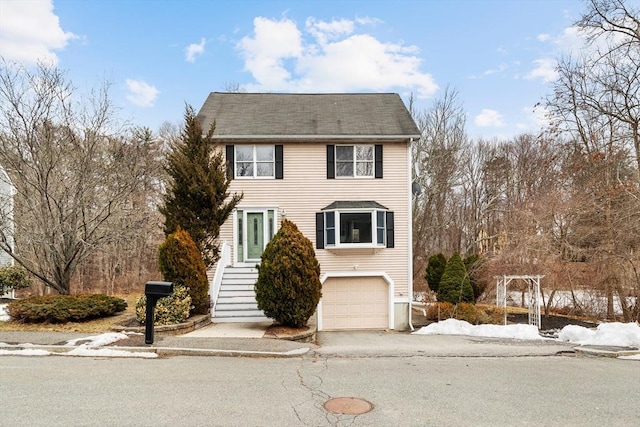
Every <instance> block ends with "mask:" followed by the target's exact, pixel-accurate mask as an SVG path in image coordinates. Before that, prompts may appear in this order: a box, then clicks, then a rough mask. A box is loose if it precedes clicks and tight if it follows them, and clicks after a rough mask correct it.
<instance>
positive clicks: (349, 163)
mask: <svg viewBox="0 0 640 427" xmlns="http://www.w3.org/2000/svg"><path fill="white" fill-rule="evenodd" d="M327 178H329V179H333V178H382V144H375V145H373V144H358V145H327Z"/></svg>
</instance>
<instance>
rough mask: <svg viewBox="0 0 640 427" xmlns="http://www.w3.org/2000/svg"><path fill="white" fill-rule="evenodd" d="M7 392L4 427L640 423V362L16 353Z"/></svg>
mask: <svg viewBox="0 0 640 427" xmlns="http://www.w3.org/2000/svg"><path fill="white" fill-rule="evenodd" d="M0 390H1V396H2V397H1V399H0V425H1V426H498V425H499V426H509V425H519V426H522V425H525V426H526V425H536V426H541V425H544V426H637V425H640V405H639V404H638V402H640V362H637V361H625V360H617V359H608V358H578V357H575V356H532V357H466V358H461V357H425V356H413V357H406V356H405V357H341V358H339V357H323V356H322V355H319V354H316V355H314V356H306V357H299V358H288V359H269V358H257V359H256V358H220V357H172V358H166V359H115V358H114V359H109V358H73V357H64V356H48V357H42V358H36V357H13V356H6V357H1V358H0ZM335 397H357V398H361V399H365V400H367V401H368V402H370V403H371V404H372V405H373V410H372V411H370V412H368V413H366V414H363V415H358V416H354V415H336V414H332V413H329V412H327V411H326V410H325V409H324V408H323V404H324V403H325V402H326V401H327V400H328V399H330V398H335Z"/></svg>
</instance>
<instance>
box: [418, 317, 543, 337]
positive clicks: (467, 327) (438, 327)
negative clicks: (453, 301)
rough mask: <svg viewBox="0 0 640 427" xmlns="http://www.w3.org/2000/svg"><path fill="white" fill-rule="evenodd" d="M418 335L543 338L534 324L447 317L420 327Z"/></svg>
mask: <svg viewBox="0 0 640 427" xmlns="http://www.w3.org/2000/svg"><path fill="white" fill-rule="evenodd" d="M414 334H417V335H469V336H473V337H488V338H513V339H522V340H541V339H543V338H542V337H541V336H540V334H538V328H537V327H535V326H534V325H520V324H518V325H472V324H471V323H469V322H465V321H464V320H457V319H447V320H442V321H440V322H437V323H432V324H430V325H428V326H425V327H423V328H420V329H419V330H418V331H416V332H414Z"/></svg>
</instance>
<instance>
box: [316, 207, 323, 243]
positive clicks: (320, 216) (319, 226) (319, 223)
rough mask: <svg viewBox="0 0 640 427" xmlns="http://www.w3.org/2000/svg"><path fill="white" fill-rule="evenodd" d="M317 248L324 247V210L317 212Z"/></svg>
mask: <svg viewBox="0 0 640 427" xmlns="http://www.w3.org/2000/svg"><path fill="white" fill-rule="evenodd" d="M316 249H324V212H316Z"/></svg>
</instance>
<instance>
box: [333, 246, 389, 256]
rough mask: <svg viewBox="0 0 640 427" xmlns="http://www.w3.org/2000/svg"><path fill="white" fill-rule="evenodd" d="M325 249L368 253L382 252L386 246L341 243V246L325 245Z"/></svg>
mask: <svg viewBox="0 0 640 427" xmlns="http://www.w3.org/2000/svg"><path fill="white" fill-rule="evenodd" d="M325 249H326V250H328V251H330V252H335V253H353V252H358V253H367V254H376V253H378V252H380V251H381V250H382V249H385V247H384V246H375V245H348V246H347V245H341V246H325Z"/></svg>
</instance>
